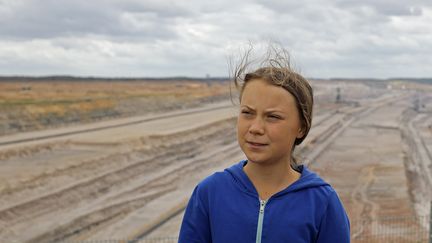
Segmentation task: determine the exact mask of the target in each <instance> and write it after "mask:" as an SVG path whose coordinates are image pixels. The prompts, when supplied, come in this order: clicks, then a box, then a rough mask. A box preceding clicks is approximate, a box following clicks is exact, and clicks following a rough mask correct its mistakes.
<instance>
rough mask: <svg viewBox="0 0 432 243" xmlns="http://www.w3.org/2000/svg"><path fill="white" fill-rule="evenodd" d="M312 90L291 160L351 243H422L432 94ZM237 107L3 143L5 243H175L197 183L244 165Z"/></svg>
mask: <svg viewBox="0 0 432 243" xmlns="http://www.w3.org/2000/svg"><path fill="white" fill-rule="evenodd" d="M313 85H314V89H315V100H316V105H315V107H314V109H315V113H314V118H313V119H314V120H313V127H312V129H311V131H310V134H309V135H308V137H307V139H306V140H305V141H304V143H303V144H302V145H301V146H300V147H299V148H297V149H296V155H297V157H298V158H299V161H301V162H302V163H304V164H306V165H308V166H309V167H310V168H311V169H312V170H314V171H316V172H318V173H319V174H320V175H321V176H322V177H323V178H324V179H325V180H326V181H328V182H329V183H330V184H331V185H332V186H333V187H334V188H335V189H336V191H337V192H338V194H339V196H340V198H341V199H342V202H343V204H344V206H345V208H346V210H347V212H348V215H349V217H350V220H351V226H352V227H351V235H352V239H353V242H395V241H396V240H399V241H400V242H418V241H420V240H419V238H416V239H414V237H413V236H412V232H425V234H424V237H426V229H427V227H428V225H427V224H428V221H427V219H428V217H429V214H430V211H429V207H430V201H431V199H432V195H431V192H432V190H431V188H432V156H431V154H432V88H431V87H430V86H425V87H424V86H422V87H421V88H417V87H416V86H410V87H409V88H406V86H403V87H402V86H397V85H394V86H392V87H389V86H383V85H376V86H374V85H371V84H370V83H353V82H342V81H339V82H330V81H321V82H318V81H316V82H314V83H313ZM338 88H339V90H340V91H339V92H340V94H341V96H340V99H339V100H338V102H335V97H336V90H338ZM237 109H238V107H237V106H236V105H233V104H232V103H230V102H229V100H227V101H222V102H212V103H202V104H201V105H200V106H198V107H195V108H187V109H180V110H170V111H166V112H160V113H158V114H149V115H141V116H134V117H129V118H121V119H111V120H108V121H101V122H98V123H87V124H82V125H76V126H69V127H64V128H57V129H50V130H41V131H33V132H26V133H16V134H10V135H5V136H1V137H0V239H2V242H61V241H63V242H82V241H87V240H88V241H90V240H123V239H142V240H149V239H154V238H159V237H162V238H163V237H174V239H173V242H175V237H176V236H177V234H178V231H179V226H180V223H181V219H182V215H183V212H184V208H185V205H186V203H187V200H188V198H189V196H190V194H191V192H192V190H193V188H194V187H195V185H196V184H197V183H198V182H199V181H200V180H202V179H203V178H205V177H206V176H208V175H210V174H212V173H214V172H215V171H220V170H223V169H224V168H226V167H228V166H230V165H232V164H234V163H236V162H238V161H239V160H241V159H244V158H245V157H244V155H243V154H242V152H241V150H240V149H239V148H238V146H237V142H236V115H237ZM383 232H386V237H387V238H385V239H383V238H382V237H383ZM392 232H393V233H392ZM392 237H393V238H392ZM422 237H423V236H422ZM425 239H426V238H424V239H421V240H425Z"/></svg>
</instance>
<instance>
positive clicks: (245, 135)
mask: <svg viewBox="0 0 432 243" xmlns="http://www.w3.org/2000/svg"><path fill="white" fill-rule="evenodd" d="M302 136H303V132H302V131H301V125H300V119H299V114H298V110H297V106H296V101H295V98H294V97H293V96H292V95H291V94H290V93H289V92H288V91H286V90H285V89H283V88H282V87H279V86H275V85H272V84H269V83H267V82H265V81H264V80H261V79H253V80H250V81H248V83H247V85H246V87H245V88H244V90H243V94H242V98H241V101H240V114H239V116H238V120H237V139H238V142H239V145H240V147H241V149H242V150H243V152H244V153H245V155H246V157H247V158H248V160H249V161H250V162H252V163H260V164H264V163H266V164H273V163H285V162H288V163H289V162H290V159H291V150H292V147H293V145H294V141H295V139H296V138H301V137H302Z"/></svg>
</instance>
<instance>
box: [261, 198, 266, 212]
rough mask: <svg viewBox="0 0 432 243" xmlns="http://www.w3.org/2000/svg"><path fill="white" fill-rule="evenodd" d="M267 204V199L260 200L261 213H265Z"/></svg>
mask: <svg viewBox="0 0 432 243" xmlns="http://www.w3.org/2000/svg"><path fill="white" fill-rule="evenodd" d="M265 204H266V201H265V200H260V213H264V207H265Z"/></svg>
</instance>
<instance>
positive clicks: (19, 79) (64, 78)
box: [0, 76, 228, 82]
mask: <svg viewBox="0 0 432 243" xmlns="http://www.w3.org/2000/svg"><path fill="white" fill-rule="evenodd" d="M226 80H228V78H223V77H211V78H210V77H209V78H193V77H181V76H179V77H166V78H129V77H115V78H107V77H77V76H37V77H33V76H0V82H11V81H15V82H46V81H70V82H101V81H102V82H118V81H130V82H145V81H148V82H150V81H161V82H163V81H196V82H222V81H226Z"/></svg>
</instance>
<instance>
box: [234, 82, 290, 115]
mask: <svg viewBox="0 0 432 243" xmlns="http://www.w3.org/2000/svg"><path fill="white" fill-rule="evenodd" d="M240 105H242V106H247V107H250V108H251V109H265V110H270V109H275V110H276V109H278V110H286V109H289V110H290V109H293V108H296V101H295V98H294V96H293V95H292V94H291V93H290V92H288V91H287V90H285V89H284V88H282V87H280V86H276V85H272V84H269V83H267V82H265V81H252V82H251V83H248V84H247V86H246V87H245V89H244V91H243V94H242V97H241V100H240Z"/></svg>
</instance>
